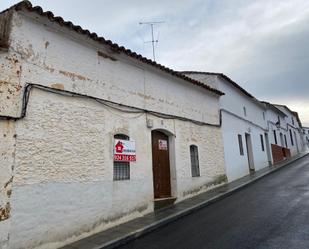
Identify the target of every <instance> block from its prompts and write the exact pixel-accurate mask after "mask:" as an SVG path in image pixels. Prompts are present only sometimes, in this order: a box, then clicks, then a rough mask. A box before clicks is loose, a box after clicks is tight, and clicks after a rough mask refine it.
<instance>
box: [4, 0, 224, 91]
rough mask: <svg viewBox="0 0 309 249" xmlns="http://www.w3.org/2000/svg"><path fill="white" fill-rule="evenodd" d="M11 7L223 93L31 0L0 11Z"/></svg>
mask: <svg viewBox="0 0 309 249" xmlns="http://www.w3.org/2000/svg"><path fill="white" fill-rule="evenodd" d="M12 9H14V10H15V11H22V10H25V11H28V12H34V13H36V14H38V15H40V16H44V17H46V18H48V19H49V20H50V21H51V22H56V23H58V24H59V25H60V26H65V27H67V28H69V29H71V30H74V31H75V32H77V33H79V34H82V35H85V36H88V37H89V38H91V39H92V40H94V41H96V42H98V43H100V44H103V45H105V46H109V47H110V49H111V50H113V51H115V52H118V53H123V54H126V55H127V56H129V57H131V58H134V59H136V60H139V61H141V62H143V63H146V64H148V65H151V66H153V67H155V68H157V69H160V70H162V71H164V72H166V73H169V74H171V75H173V76H174V77H177V78H179V79H182V80H185V81H187V82H189V83H191V84H193V85H197V86H200V87H202V88H204V89H207V90H208V91H210V92H212V93H215V94H217V95H219V96H221V95H224V93H223V92H221V91H219V90H217V89H214V88H212V87H210V86H208V85H205V84H203V83H202V82H199V81H197V80H194V79H191V78H190V77H187V76H185V75H183V74H181V73H179V72H177V71H174V70H172V69H170V68H168V67H165V66H163V65H161V64H158V63H156V62H155V61H152V60H150V59H147V58H145V57H143V56H142V55H140V54H137V53H135V52H133V51H131V50H130V49H126V48H125V47H123V46H119V45H118V44H116V43H113V42H112V41H110V40H106V39H105V38H103V37H100V36H98V35H97V34H96V33H91V32H90V31H89V30H87V29H83V28H82V27H81V26H77V25H74V24H73V23H72V22H70V21H65V20H63V18H62V17H60V16H54V14H53V13H52V12H51V11H46V12H44V11H43V9H42V8H41V7H40V6H32V4H31V2H29V1H22V2H20V3H17V4H16V5H13V6H12V7H10V8H9V9H7V10H4V11H2V12H1V13H3V12H5V11H8V10H12Z"/></svg>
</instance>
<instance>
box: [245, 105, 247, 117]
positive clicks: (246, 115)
mask: <svg viewBox="0 0 309 249" xmlns="http://www.w3.org/2000/svg"><path fill="white" fill-rule="evenodd" d="M244 115H245V117H247V109H246V107H244Z"/></svg>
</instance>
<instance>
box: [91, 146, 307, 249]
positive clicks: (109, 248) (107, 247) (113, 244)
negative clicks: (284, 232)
mask: <svg viewBox="0 0 309 249" xmlns="http://www.w3.org/2000/svg"><path fill="white" fill-rule="evenodd" d="M308 155H309V152H307V153H306V154H304V155H301V156H299V157H297V158H294V159H290V160H289V161H287V162H282V163H279V164H277V165H274V166H273V167H272V168H271V169H270V171H267V172H265V173H263V174H261V175H259V176H256V177H254V178H253V179H250V180H248V181H247V182H245V183H243V184H240V185H239V186H236V187H234V188H231V189H230V190H228V192H225V193H222V194H218V195H216V196H214V197H212V198H210V199H207V200H205V201H203V202H201V203H199V204H196V205H194V206H192V207H189V208H187V209H186V210H183V211H179V212H178V213H176V214H173V215H171V216H169V217H167V218H164V219H162V220H160V221H157V222H154V223H152V224H151V225H148V226H146V227H144V228H141V229H138V230H136V231H134V232H131V233H129V234H127V235H125V236H123V237H120V238H118V239H115V240H112V241H109V242H107V243H105V244H103V245H100V246H97V247H95V248H93V249H113V248H117V247H119V246H121V245H125V244H127V243H128V242H130V241H132V240H134V239H137V238H139V237H142V236H144V235H146V234H148V233H150V232H152V231H154V230H156V229H158V228H160V227H163V226H165V225H167V224H168V223H171V222H173V221H176V220H178V219H180V218H182V217H184V216H187V215H189V214H191V213H193V212H195V211H198V210H199V209H201V208H204V207H207V206H209V205H211V204H213V203H215V202H217V201H220V200H222V199H224V198H226V197H228V196H230V195H232V194H233V193H235V192H237V191H239V190H241V189H244V188H246V187H247V186H249V185H251V184H253V183H255V182H257V181H258V180H260V179H262V178H263V177H265V176H267V175H270V174H272V173H274V172H276V171H278V170H280V169H282V168H284V167H286V166H289V165H290V164H291V163H294V162H296V161H298V160H300V159H302V158H304V157H306V156H308Z"/></svg>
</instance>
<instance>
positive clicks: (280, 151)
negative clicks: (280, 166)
mask: <svg viewBox="0 0 309 249" xmlns="http://www.w3.org/2000/svg"><path fill="white" fill-rule="evenodd" d="M262 103H263V104H264V105H265V108H266V122H267V131H268V132H267V133H266V140H267V141H268V143H269V148H270V152H271V153H270V155H271V161H272V163H278V162H280V161H282V160H284V159H287V158H289V157H290V156H291V148H292V147H293V145H291V143H290V142H289V138H288V136H289V134H288V130H287V115H286V114H285V113H284V112H283V111H281V110H280V109H279V108H277V107H276V106H275V105H273V104H270V103H268V102H262Z"/></svg>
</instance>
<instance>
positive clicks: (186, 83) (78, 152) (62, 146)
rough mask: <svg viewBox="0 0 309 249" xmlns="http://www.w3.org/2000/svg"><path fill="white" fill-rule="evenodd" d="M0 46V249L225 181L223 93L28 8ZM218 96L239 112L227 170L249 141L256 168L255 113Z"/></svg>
mask: <svg viewBox="0 0 309 249" xmlns="http://www.w3.org/2000/svg"><path fill="white" fill-rule="evenodd" d="M0 37H1V39H0V48H1V49H0V70H1V72H0V137H1V140H0V167H1V168H0V170H1V175H0V186H1V192H0V215H1V216H0V248H3V249H5V248H10V249H23V248H57V247H59V246H62V245H65V244H67V243H70V242H72V241H74V240H77V239H80V238H82V237H84V236H88V235H90V234H93V233H96V232H99V231H101V230H104V229H106V228H108V227H111V226H114V225H116V224H119V223H121V222H124V221H127V220H129V219H133V218H135V217H138V216H141V215H143V214H146V213H149V212H151V211H153V210H154V207H155V205H156V203H158V202H160V201H162V200H169V201H171V200H172V201H175V200H176V201H180V200H182V199H184V198H188V197H190V196H192V195H194V194H197V193H199V192H201V191H205V190H207V189H209V188H210V187H212V186H215V185H218V184H221V183H224V182H225V181H226V175H225V167H224V152H223V141H222V135H221V130H220V126H221V122H220V115H219V113H220V112H219V99H220V97H221V96H222V95H223V92H222V91H220V90H217V89H214V88H213V87H210V86H208V85H206V84H204V83H201V82H199V81H198V80H194V79H191V78H188V77H186V76H184V75H182V74H180V73H178V72H175V71H173V70H171V69H169V68H166V67H164V66H162V65H159V64H157V63H155V62H153V61H151V60H148V59H146V58H144V57H142V56H140V55H138V54H136V53H134V52H132V51H130V50H128V49H125V48H124V47H120V46H118V45H117V44H114V43H112V42H111V41H109V40H105V39H104V38H102V37H99V36H98V35H97V34H95V33H91V32H89V31H88V30H84V29H82V28H81V27H80V26H75V25H74V24H72V23H71V22H67V21H64V20H63V19H62V18H61V17H57V16H54V15H53V13H51V12H44V11H43V10H42V9H41V8H40V7H33V6H32V5H31V4H30V3H29V2H27V1H23V2H21V3H19V4H17V5H15V6H13V7H11V8H9V9H7V10H5V11H3V12H2V13H0ZM222 84H226V86H224V87H223V88H222V89H230V88H231V91H235V94H237V95H239V96H240V97H241V98H243V100H244V101H246V103H245V104H244V107H246V108H247V109H246V113H247V114H244V113H243V112H244V110H238V112H239V114H238V115H239V116H240V117H239V118H238V117H237V119H235V120H238V119H240V120H242V121H243V127H244V129H250V130H241V131H239V132H238V131H237V134H235V139H234V140H235V146H236V145H237V143H238V141H239V140H238V135H241V140H242V143H243V148H242V151H238V153H239V154H243V155H240V158H239V159H237V161H236V163H238V162H241V163H246V162H247V160H248V158H247V157H246V156H245V155H246V154H247V152H246V151H247V150H246V145H245V143H246V141H247V143H249V142H248V141H250V143H251V141H252V144H251V145H247V146H248V148H250V151H251V153H252V151H253V150H255V149H256V147H259V150H260V152H259V155H261V157H260V156H256V157H255V158H254V159H253V158H252V159H250V160H252V163H253V164H254V165H252V166H250V167H252V169H253V168H256V167H257V166H258V165H263V163H264V161H265V164H267V157H266V153H265V152H263V151H262V148H261V144H256V143H255V140H256V139H257V138H259V137H258V136H259V134H260V133H261V134H262V132H259V129H260V128H259V127H260V126H262V123H263V122H262V121H263V116H262V111H263V106H262V105H259V103H258V102H257V101H256V100H255V99H252V98H250V97H249V96H246V95H245V94H244V93H243V91H242V90H240V89H238V90H236V89H235V90H234V88H235V87H234V86H232V85H229V83H228V82H227V83H225V80H224V82H223V83H222ZM226 108H227V106H226ZM233 108H237V107H236V106H235V107H233ZM251 108H252V109H251ZM256 111H259V112H261V115H260V116H261V117H259V118H258V120H257V121H256V122H257V124H251V123H250V118H251V117H252V118H253V112H256ZM229 112H232V110H229V109H228V110H227V111H226V112H224V117H223V119H224V121H225V120H226V119H229V118H230V119H231V120H234V115H231V114H229ZM251 112H252V113H251ZM246 115H248V117H246ZM254 115H256V113H255V114H254ZM224 129H225V132H228V128H227V127H224ZM256 136H257V138H256ZM237 146H238V145H237ZM231 149H233V148H231ZM237 150H238V147H237ZM264 154H265V155H264ZM255 164H256V165H255ZM241 166H242V165H241ZM235 167H236V164H235ZM240 171H241V172H240V173H239V174H245V173H248V172H249V168H247V169H245V170H243V169H240ZM229 174H230V175H231V176H232V177H234V175H232V173H231V172H229ZM237 175H238V173H237Z"/></svg>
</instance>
